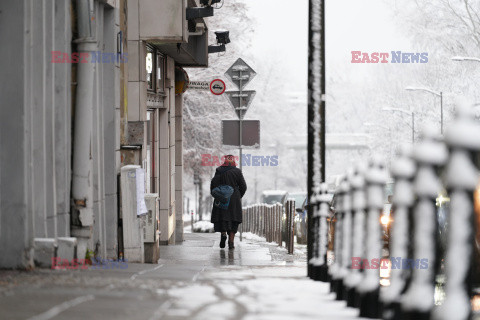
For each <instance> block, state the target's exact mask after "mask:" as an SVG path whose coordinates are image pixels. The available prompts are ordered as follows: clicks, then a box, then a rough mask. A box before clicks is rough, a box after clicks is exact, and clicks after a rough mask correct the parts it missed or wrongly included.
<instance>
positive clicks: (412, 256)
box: [309, 107, 480, 320]
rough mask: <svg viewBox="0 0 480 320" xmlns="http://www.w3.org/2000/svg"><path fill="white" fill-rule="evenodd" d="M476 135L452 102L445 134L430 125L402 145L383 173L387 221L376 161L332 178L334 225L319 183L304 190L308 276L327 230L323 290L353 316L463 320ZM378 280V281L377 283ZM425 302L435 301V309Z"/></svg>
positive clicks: (474, 124) (479, 143) (466, 111)
mask: <svg viewBox="0 0 480 320" xmlns="http://www.w3.org/2000/svg"><path fill="white" fill-rule="evenodd" d="M479 137H480V123H479V122H478V121H477V120H475V118H474V114H473V110H472V109H471V108H465V107H460V108H458V110H457V114H456V117H455V119H454V120H453V122H452V124H451V126H450V127H448V128H447V130H446V135H445V141H443V140H442V137H441V136H439V135H438V134H437V129H436V128H432V127H426V128H425V129H424V131H423V132H422V133H421V134H420V139H419V142H418V143H417V144H416V145H414V146H413V148H410V147H402V148H401V149H400V151H399V154H398V157H397V159H396V160H395V161H394V162H393V164H392V167H391V170H390V171H391V174H392V178H393V179H394V182H395V183H394V189H393V195H392V197H391V200H392V203H391V205H392V207H391V210H390V214H391V216H390V217H388V221H389V222H388V223H386V222H385V221H386V220H385V219H383V220H382V219H381V213H382V211H383V210H384V205H385V203H389V200H387V199H386V198H385V193H384V192H385V191H386V190H387V189H386V188H385V187H386V180H387V173H386V168H385V166H384V164H383V162H382V161H381V160H380V159H379V158H373V159H372V160H370V162H369V164H368V168H366V169H363V168H362V167H361V166H359V167H357V168H356V170H355V171H353V172H349V173H347V174H346V176H345V177H344V178H342V180H341V181H340V185H339V187H338V188H337V191H336V194H335V201H334V204H335V208H333V209H334V211H335V212H336V214H335V216H334V217H332V218H331V219H332V223H333V221H335V222H334V223H335V228H334V230H330V231H327V230H326V223H327V217H328V215H329V212H330V208H329V206H328V204H327V203H326V202H325V203H323V202H322V201H321V195H322V193H323V192H326V191H325V190H326V187H324V189H325V190H323V189H322V188H319V189H318V191H317V192H316V193H315V196H314V197H312V200H313V201H312V208H313V209H314V211H313V213H314V214H313V221H312V222H313V223H312V225H313V229H312V231H313V235H314V237H313V242H314V245H313V246H312V247H313V249H314V250H313V252H312V253H313V256H312V258H311V259H310V260H309V265H310V266H311V269H310V270H311V273H312V274H313V275H314V277H313V278H314V279H315V280H318V278H319V276H318V274H319V272H318V270H319V269H318V267H319V266H325V268H327V265H328V264H327V262H326V253H327V235H328V234H330V235H331V236H332V235H333V238H334V239H333V247H334V248H333V251H334V252H333V255H332V256H333V258H334V262H333V264H331V265H330V266H329V267H328V273H329V274H330V275H331V276H332V281H331V291H332V292H336V293H337V299H343V300H347V304H348V305H349V306H355V307H358V308H360V316H361V317H367V318H383V319H434V320H437V319H438V320H447V319H448V320H451V319H452V320H467V319H471V317H472V301H471V296H472V285H473V283H472V282H473V280H472V279H473V278H472V277H473V275H474V273H473V272H474V268H476V267H477V266H476V265H475V258H474V254H473V253H474V250H477V248H476V247H475V243H476V242H475V241H476V237H475V236H476V234H477V231H478V230H477V225H478V222H477V220H476V219H475V205H474V199H475V197H478V194H479V192H480V189H479V178H480V172H479V168H478V166H479V160H478V159H479V158H478V157H479V151H480V139H479ZM440 169H443V171H442V170H440ZM442 182H443V183H442ZM444 185H445V187H446V189H447V190H446V191H447V194H448V195H449V198H450V199H449V201H450V210H449V216H448V217H449V223H448V243H447V246H446V252H447V253H446V257H445V266H446V268H445V269H446V277H445V278H443V277H437V273H438V272H440V270H439V269H438V267H439V266H440V265H441V264H442V262H441V261H440V259H441V257H440V250H439V249H440V248H437V242H438V239H437V237H438V236H439V234H440V226H439V223H440V222H439V216H438V214H439V213H438V212H439V211H438V208H437V206H438V205H439V203H440V205H441V203H442V199H445V198H444V197H443V198H442V196H441V195H443V194H444V192H445V190H443V189H444V188H443V186H444ZM322 187H323V185H322ZM447 201H448V200H447ZM385 208H388V207H385ZM385 214H387V215H388V213H386V212H385ZM382 218H384V217H383V216H382ZM323 221H324V222H325V225H323ZM381 221H382V222H381ZM382 223H383V224H385V225H386V226H388V229H387V231H386V232H387V234H386V235H387V236H388V230H390V232H391V237H390V238H389V239H388V240H389V250H388V255H389V258H390V261H389V262H388V263H386V261H382V247H381V243H382V242H381V241H382V240H381V238H382V234H381V230H382V229H381V225H382ZM387 238H388V237H387ZM387 238H386V239H387ZM383 253H384V254H386V253H387V251H386V250H385V251H384V252H383ZM354 260H355V261H354ZM357 262H358V263H357ZM385 267H386V268H388V269H390V270H389V271H390V274H389V281H385V279H380V274H381V273H382V270H381V269H382V268H385ZM382 277H385V275H384V276H382ZM442 279H445V299H444V300H443V302H442V301H441V299H440V300H439V299H437V298H438V297H437V298H436V294H438V292H439V290H441V289H439V286H438V283H437V281H442V282H443V280H442ZM380 284H382V285H384V287H383V288H381V289H380ZM342 287H343V288H342ZM436 287H437V288H436ZM435 301H437V303H440V304H441V305H440V306H435Z"/></svg>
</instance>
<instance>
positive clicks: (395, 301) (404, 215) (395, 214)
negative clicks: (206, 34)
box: [380, 145, 416, 319]
mask: <svg viewBox="0 0 480 320" xmlns="http://www.w3.org/2000/svg"><path fill="white" fill-rule="evenodd" d="M415 170H416V165H415V162H414V161H413V159H412V148H411V147H410V146H407V145H405V146H402V147H401V148H400V150H399V153H398V158H397V159H396V160H395V161H394V162H393V163H392V167H391V169H390V171H391V174H392V178H393V179H394V180H395V187H394V194H393V197H392V206H393V208H394V210H392V213H391V216H390V221H391V222H390V223H391V225H390V226H391V230H392V233H391V239H390V257H393V258H394V259H397V260H400V261H401V259H402V257H405V258H407V257H408V245H409V241H410V238H411V237H410V235H411V231H410V228H409V225H411V223H412V222H411V221H410V216H411V210H412V208H413V204H414V201H415V195H414V192H413V178H414V175H415ZM407 273H408V271H407V270H405V269H403V268H397V267H395V268H392V269H391V273H390V285H389V286H387V287H383V288H382V289H381V292H380V300H381V303H382V316H383V319H399V317H400V297H401V295H402V293H403V291H404V290H405V286H406V278H407Z"/></svg>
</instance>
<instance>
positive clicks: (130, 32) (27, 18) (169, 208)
mask: <svg viewBox="0 0 480 320" xmlns="http://www.w3.org/2000/svg"><path fill="white" fill-rule="evenodd" d="M198 5H199V3H197V2H195V1H193V0H189V1H187V0H162V1H158V0H104V1H102V0H77V1H74V0H72V1H65V0H25V1H13V0H12V1H2V2H1V3H0V39H1V40H2V43H4V44H6V45H5V46H4V48H2V50H0V58H1V60H0V61H1V62H0V63H1V64H2V72H1V73H0V79H1V82H2V86H1V87H0V103H1V106H0V243H2V245H1V246H0V268H27V269H28V268H33V267H34V266H35V265H37V266H38V265H39V266H49V263H50V261H51V258H53V257H57V258H62V259H70V258H84V257H86V256H91V255H95V256H97V257H101V258H110V259H117V258H118V257H119V255H120V256H121V255H123V252H122V250H123V232H124V231H123V229H122V228H123V225H122V215H125V214H134V213H132V212H125V210H122V199H121V197H120V195H121V188H122V185H121V183H120V181H121V180H120V173H121V168H122V167H123V166H126V165H138V166H140V168H142V169H143V170H144V172H145V183H144V186H143V187H144V190H142V191H143V192H144V193H147V194H153V195H155V196H156V197H158V217H159V221H158V222H159V225H158V228H159V239H158V240H159V241H158V242H159V243H160V244H163V245H168V244H175V243H176V242H179V241H182V240H183V221H182V214H183V187H182V173H183V159H182V150H183V123H182V107H183V98H182V94H181V92H177V94H176V92H175V85H176V80H179V78H180V77H183V75H184V71H183V69H182V67H207V66H208V29H207V27H206V24H205V21H204V20H203V19H202V18H198V17H195V18H191V17H190V20H187V19H186V18H187V17H186V15H187V13H186V12H187V9H188V8H194V7H197V6H198ZM183 80H185V79H183ZM177 82H178V81H177ZM123 200H124V199H123ZM157 244H158V243H157ZM150 249H151V250H152V249H153V250H156V251H157V253H156V254H157V255H158V246H153V248H152V247H150ZM153 256H155V254H154V255H153Z"/></svg>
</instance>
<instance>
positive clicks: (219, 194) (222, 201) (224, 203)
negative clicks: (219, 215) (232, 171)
mask: <svg viewBox="0 0 480 320" xmlns="http://www.w3.org/2000/svg"><path fill="white" fill-rule="evenodd" d="M227 171H229V170H227ZM227 171H225V172H227ZM225 172H223V173H222V175H223V174H224V173H225ZM234 191H235V190H234V189H233V188H232V187H231V186H229V185H226V184H222V185H219V186H218V187H216V188H214V189H213V190H212V192H211V195H212V197H213V198H214V201H213V206H214V207H217V208H220V209H223V210H227V209H228V205H229V204H230V197H231V196H232V194H233V192H234Z"/></svg>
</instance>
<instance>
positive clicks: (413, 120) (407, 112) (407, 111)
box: [382, 108, 415, 144]
mask: <svg viewBox="0 0 480 320" xmlns="http://www.w3.org/2000/svg"><path fill="white" fill-rule="evenodd" d="M382 110H383V111H392V112H403V113H405V114H408V115H411V116H412V144H413V143H414V142H415V113H413V111H412V110H404V109H400V108H383V109H382Z"/></svg>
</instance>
